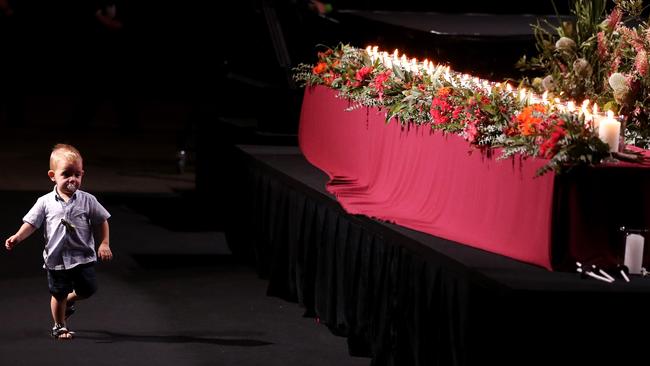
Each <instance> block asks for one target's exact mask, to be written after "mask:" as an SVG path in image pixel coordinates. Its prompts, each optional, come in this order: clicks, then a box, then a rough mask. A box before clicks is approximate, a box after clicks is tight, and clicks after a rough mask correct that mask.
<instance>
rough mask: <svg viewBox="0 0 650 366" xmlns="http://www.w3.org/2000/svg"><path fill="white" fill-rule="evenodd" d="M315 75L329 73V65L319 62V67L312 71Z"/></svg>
mask: <svg viewBox="0 0 650 366" xmlns="http://www.w3.org/2000/svg"><path fill="white" fill-rule="evenodd" d="M312 71H313V72H314V74H316V75H319V74H322V73H323V72H325V71H327V64H326V63H325V62H319V63H318V65H316V66H314V68H313V69H312Z"/></svg>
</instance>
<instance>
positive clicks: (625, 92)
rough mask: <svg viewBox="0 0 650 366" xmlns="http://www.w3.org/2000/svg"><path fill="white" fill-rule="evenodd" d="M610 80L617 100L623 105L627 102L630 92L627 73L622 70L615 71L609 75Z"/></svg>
mask: <svg viewBox="0 0 650 366" xmlns="http://www.w3.org/2000/svg"><path fill="white" fill-rule="evenodd" d="M608 82H609V86H610V87H611V88H612V90H613V91H614V99H616V102H617V103H619V104H621V105H623V104H626V102H627V99H628V96H629V94H630V87H629V85H628V82H627V78H626V77H625V75H623V74H622V73H620V72H615V73H613V74H612V75H610V76H609V79H608Z"/></svg>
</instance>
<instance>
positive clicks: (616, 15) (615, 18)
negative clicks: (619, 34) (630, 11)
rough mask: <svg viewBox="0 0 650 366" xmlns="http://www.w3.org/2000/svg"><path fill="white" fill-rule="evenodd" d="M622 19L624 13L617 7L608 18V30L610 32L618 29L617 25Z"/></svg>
mask: <svg viewBox="0 0 650 366" xmlns="http://www.w3.org/2000/svg"><path fill="white" fill-rule="evenodd" d="M622 18H623V12H621V9H619V8H618V6H617V7H615V8H614V10H612V12H611V13H610V14H609V17H608V18H607V28H608V29H609V30H614V29H615V28H616V25H617V24H618V23H620V22H621V19H622Z"/></svg>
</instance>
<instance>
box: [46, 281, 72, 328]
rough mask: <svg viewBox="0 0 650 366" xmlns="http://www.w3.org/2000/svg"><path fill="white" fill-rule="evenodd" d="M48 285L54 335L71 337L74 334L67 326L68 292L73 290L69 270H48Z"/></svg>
mask: <svg viewBox="0 0 650 366" xmlns="http://www.w3.org/2000/svg"><path fill="white" fill-rule="evenodd" d="M47 280H48V286H49V288H50V294H51V295H52V297H51V299H50V311H51V312H52V320H53V321H54V328H53V329H52V336H53V337H54V338H57V339H71V338H72V334H71V333H70V332H68V330H67V328H66V327H65V308H66V303H67V298H68V294H69V293H70V292H72V281H71V280H70V278H69V275H68V271H54V270H48V271H47Z"/></svg>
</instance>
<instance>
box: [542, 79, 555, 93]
mask: <svg viewBox="0 0 650 366" xmlns="http://www.w3.org/2000/svg"><path fill="white" fill-rule="evenodd" d="M542 86H543V87H544V90H548V91H553V90H555V79H553V76H552V75H548V76H546V77H545V78H544V79H543V80H542Z"/></svg>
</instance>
